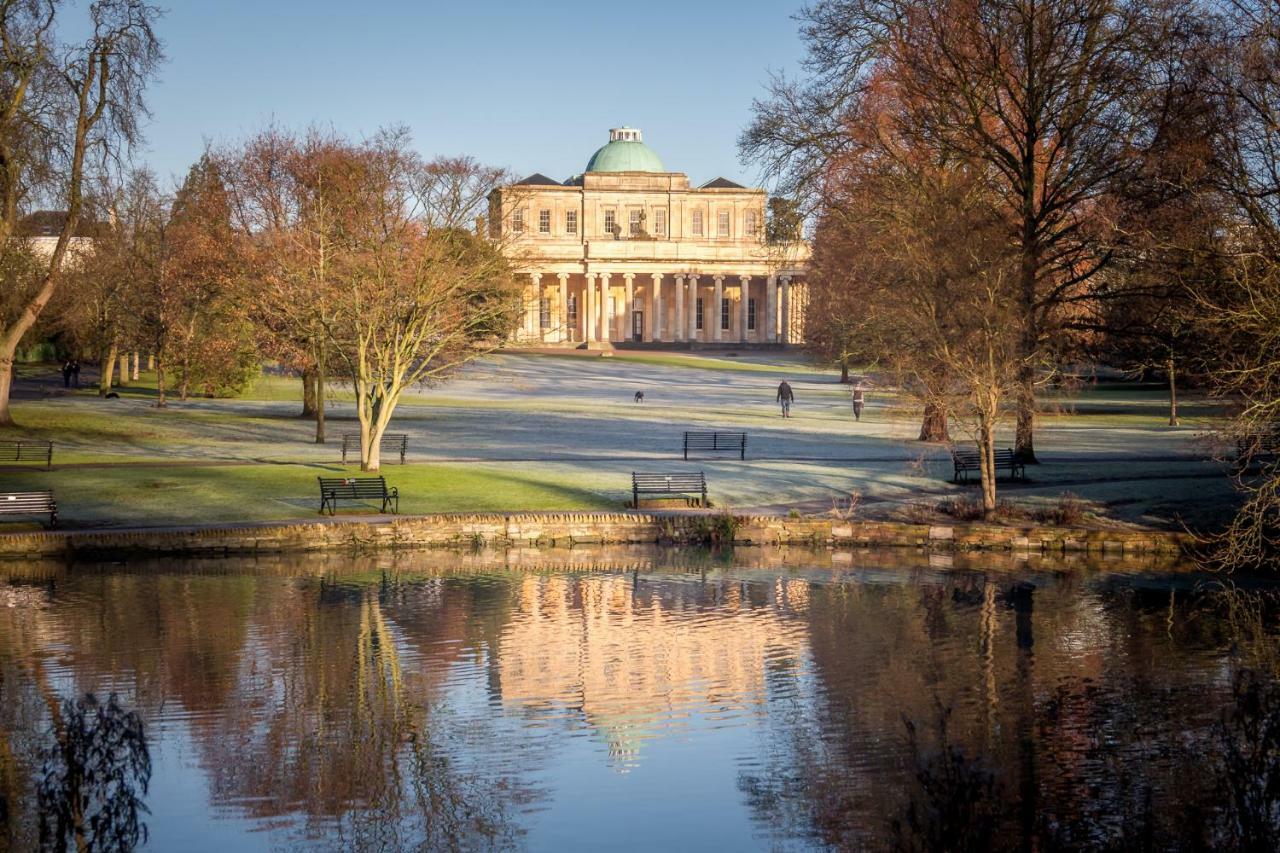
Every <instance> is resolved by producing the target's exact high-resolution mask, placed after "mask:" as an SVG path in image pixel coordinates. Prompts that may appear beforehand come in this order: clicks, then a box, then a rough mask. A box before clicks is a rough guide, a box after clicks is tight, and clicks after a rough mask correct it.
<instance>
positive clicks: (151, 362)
mask: <svg viewBox="0 0 1280 853" xmlns="http://www.w3.org/2000/svg"><path fill="white" fill-rule="evenodd" d="M155 369H156V354H155V353H153V352H149V353H147V370H155Z"/></svg>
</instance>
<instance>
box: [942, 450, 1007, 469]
mask: <svg viewBox="0 0 1280 853" xmlns="http://www.w3.org/2000/svg"><path fill="white" fill-rule="evenodd" d="M1017 456H1018V454H1017V452H1016V451H1013V450H1010V449H1008V448H1004V449H999V448H997V449H996V452H995V463H996V465H997V466H1003V465H1011V464H1012V463H1013V462H1014V461H1015V460H1016V459H1017ZM951 458H952V459H953V460H955V463H956V464H957V465H959V466H961V467H974V468H977V467H978V466H979V465H980V464H981V462H982V457H981V456H980V455H979V454H978V451H977V449H975V448H970V447H957V448H954V449H953V450H952V451H951Z"/></svg>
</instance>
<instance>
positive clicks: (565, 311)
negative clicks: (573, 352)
mask: <svg viewBox="0 0 1280 853" xmlns="http://www.w3.org/2000/svg"><path fill="white" fill-rule="evenodd" d="M556 278H558V279H559V280H560V294H559V297H560V312H559V313H560V341H561V343H563V342H565V341H568V340H572V338H573V336H572V335H571V334H570V333H569V274H568V273H567V272H560V273H556Z"/></svg>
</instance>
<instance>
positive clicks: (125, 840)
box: [36, 693, 151, 851]
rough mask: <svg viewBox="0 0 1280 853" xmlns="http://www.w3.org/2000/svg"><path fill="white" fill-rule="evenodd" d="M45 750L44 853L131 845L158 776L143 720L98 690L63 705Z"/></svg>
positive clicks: (40, 787) (40, 804) (142, 834)
mask: <svg viewBox="0 0 1280 853" xmlns="http://www.w3.org/2000/svg"><path fill="white" fill-rule="evenodd" d="M49 740H50V744H49V746H48V747H47V748H46V749H44V750H43V752H42V755H41V768H40V778H39V780H38V781H37V784H36V802H37V808H38V809H39V812H40V849H42V850H59V851H60V850H81V851H104V850H132V849H133V848H134V847H135V846H137V844H138V843H139V842H145V841H146V840H147V828H146V825H145V824H144V823H142V821H141V815H142V814H143V813H145V812H146V810H147V807H146V805H145V804H144V802H143V801H144V799H145V798H146V795H147V785H148V784H149V783H150V781H151V755H150V753H149V752H148V751H147V738H146V735H145V734H144V732H143V727H142V719H141V718H140V717H139V716H138V715H137V713H135V712H133V711H126V710H125V709H124V708H122V707H121V706H120V703H119V702H118V701H117V699H116V695H115V694H114V693H112V694H111V696H110V697H109V698H108V699H107V702H106V703H105V704H103V703H101V702H99V701H98V699H97V697H95V696H94V695H93V694H92V693H88V694H86V695H84V696H82V697H81V698H79V699H68V700H66V701H64V702H63V703H62V706H61V708H60V709H59V713H58V714H57V716H56V717H55V719H54V721H53V727H52V729H51V730H50V732H49Z"/></svg>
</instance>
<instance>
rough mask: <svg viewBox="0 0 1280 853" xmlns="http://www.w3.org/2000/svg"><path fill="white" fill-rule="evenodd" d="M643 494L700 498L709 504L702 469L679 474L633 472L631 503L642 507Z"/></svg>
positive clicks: (637, 507)
mask: <svg viewBox="0 0 1280 853" xmlns="http://www.w3.org/2000/svg"><path fill="white" fill-rule="evenodd" d="M641 495H662V496H664V497H671V496H678V497H684V498H698V499H699V500H701V501H702V504H701V506H704V507H705V506H706V505H707V477H706V475H705V474H703V473H702V472H701V471H697V472H695V473H687V472H686V473H677V474H641V473H637V472H635V471H632V472H631V505H632V506H633V507H635V508H636V509H639V508H640V496H641Z"/></svg>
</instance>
